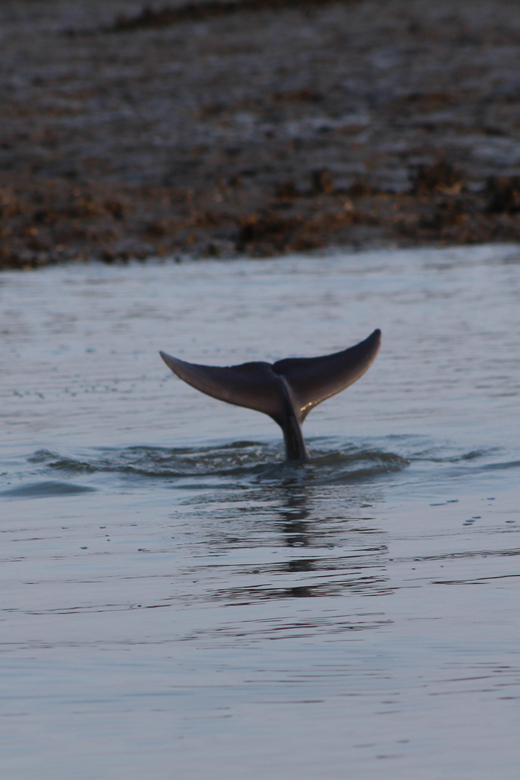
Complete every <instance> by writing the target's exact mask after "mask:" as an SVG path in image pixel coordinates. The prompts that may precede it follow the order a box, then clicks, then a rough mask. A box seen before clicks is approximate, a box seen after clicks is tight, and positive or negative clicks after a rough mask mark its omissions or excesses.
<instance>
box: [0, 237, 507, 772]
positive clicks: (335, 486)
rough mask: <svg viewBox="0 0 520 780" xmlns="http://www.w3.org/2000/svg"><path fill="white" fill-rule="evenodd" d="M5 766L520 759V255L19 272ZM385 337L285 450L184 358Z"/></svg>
mask: <svg viewBox="0 0 520 780" xmlns="http://www.w3.org/2000/svg"><path fill="white" fill-rule="evenodd" d="M0 306H1V311H0V316H1V320H0V331H1V335H2V341H1V346H0V351H1V352H0V354H1V365H2V378H1V383H0V404H1V405H0V418H1V422H2V437H1V442H0V477H1V480H0V512H1V514H0V518H1V519H0V538H1V539H2V545H1V548H0V555H1V558H2V566H1V570H0V571H1V578H2V583H1V592H2V594H3V595H2V611H1V617H0V651H1V669H2V689H3V691H2V698H1V705H0V716H1V721H0V722H1V724H2V728H1V734H2V741H3V746H2V766H3V773H4V775H3V776H5V777H17V778H18V777H20V778H24V780H25V778H33V777H34V778H69V777H72V776H73V777H75V778H85V780H86V779H87V778H89V779H90V778H92V777H102V778H119V777H126V778H142V777H153V778H163V777H164V778H170V777H171V778H177V777H179V778H181V777H182V778H197V779H198V778H200V777H209V776H211V777H213V776H217V777H231V776H233V777H244V778H248V779H249V778H251V779H252V780H255V779H256V778H265V777H277V778H283V779H284V780H292V779H293V778H295V779H296V778H298V780H300V779H302V778H316V777H319V778H327V780H329V779H332V780H335V779H336V778H337V779H338V780H339V779H340V778H341V779H342V778H345V777H346V776H347V772H348V775H349V776H352V777H363V778H364V779H367V780H370V779H371V778H377V779H378V780H379V779H380V778H381V777H384V778H396V780H397V779H399V780H402V779H406V778H410V779H412V778H413V780H416V778H418V777H420V778H421V780H429V779H430V778H431V779H432V780H434V779H437V778H439V777H450V778H471V779H472V780H488V778H489V777H493V778H504V780H505V779H506V778H507V780H509V779H510V778H511V777H513V776H514V775H515V772H516V771H517V767H518V762H519V759H520V751H519V748H518V731H519V727H520V649H519V648H520V629H519V625H520V620H519V617H520V616H519V603H520V570H519V567H518V562H519V557H518V555H519V552H520V534H519V524H520V512H519V509H518V506H519V499H520V445H519V443H518V441H519V430H518V428H519V426H518V407H519V397H520V360H519V355H520V251H519V250H518V249H517V248H515V247H496V246H495V247H487V246H484V247H473V248H469V249H457V250H452V249H446V250H418V251H407V252H399V251H395V252H376V253H358V254H350V255H347V254H336V255H334V256H331V257H318V258H312V259H311V258H303V257H301V258H299V257H294V258H285V259H283V260H258V261H250V260H249V261H233V262H228V263H225V262H219V261H205V262H198V263H197V262H193V263H188V262H187V263H181V264H149V265H146V266H140V265H130V266H125V267H107V266H99V265H96V264H92V265H85V266H75V267H66V268H51V269H46V270H44V271H39V272H36V273H28V274H19V273H6V274H3V275H2V276H0ZM376 327H380V328H381V329H382V331H383V347H382V350H381V353H380V355H379V357H378V358H377V361H376V363H375V364H374V365H373V366H372V368H371V369H370V371H369V372H368V373H367V374H366V375H365V376H364V377H363V378H362V379H361V380H360V381H359V382H358V383H357V384H356V385H354V386H352V387H351V388H349V389H348V390H347V391H345V392H344V393H342V394H340V395H339V396H336V397H335V398H333V399H330V400H329V401H327V402H326V403H324V404H323V405H322V406H320V407H318V408H317V409H315V410H313V412H312V413H311V414H310V416H309V417H308V419H307V420H306V422H305V425H304V434H305V436H306V440H307V444H308V448H309V451H310V454H311V461H310V462H309V463H308V464H306V465H305V466H303V467H301V466H293V465H287V464H284V462H283V446H282V440H281V432H280V431H279V430H278V429H277V427H276V426H275V425H274V423H273V422H272V421H271V420H270V419H269V418H267V417H265V416H263V415H259V414H257V413H255V412H250V411H248V410H244V409H239V408H237V407H232V406H227V405H225V404H222V403H220V402H218V401H215V400H213V399H210V398H208V397H206V396H203V395H201V394H199V393H197V392H196V391H194V390H193V389H191V388H190V387H188V386H186V385H184V384H183V383H181V382H180V381H179V380H177V379H176V378H175V377H173V375H172V374H171V373H170V372H169V371H168V369H167V368H166V367H165V366H164V364H163V363H162V361H161V360H160V359H159V357H158V350H159V349H163V350H165V351H167V352H169V353H171V354H173V355H177V356H179V357H184V358H185V359H187V360H191V361H194V362H207V363H212V364H222V365H224V364H232V363H239V362H243V361H246V360H262V359H266V360H276V359H279V358H283V357H289V356H313V355H319V354H324V353H327V352H333V351H336V350H339V349H343V348H344V347H346V346H350V345H351V344H354V343H356V342H357V341H360V340H362V339H364V338H365V337H366V336H367V335H368V334H369V333H370V332H371V331H372V330H373V329H374V328H376Z"/></svg>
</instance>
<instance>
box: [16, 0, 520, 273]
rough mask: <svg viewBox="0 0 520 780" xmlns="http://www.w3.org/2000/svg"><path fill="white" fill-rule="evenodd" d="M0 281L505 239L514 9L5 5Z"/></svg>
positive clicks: (459, 1)
mask: <svg viewBox="0 0 520 780" xmlns="http://www.w3.org/2000/svg"><path fill="white" fill-rule="evenodd" d="M0 34H1V44H2V55H1V60H2V70H3V76H4V77H3V79H2V80H1V86H0V92H1V95H0V103H1V105H2V110H1V116H0V268H4V269H5V268H31V267H38V266H43V265H48V264H51V263H57V262H64V261H73V260H86V259H91V258H93V259H102V260H104V261H106V262H117V261H124V260H127V259H130V258H139V259H146V258H148V257H151V256H155V257H156V256H163V257H169V256H174V257H182V256H184V255H190V256H194V257H204V256H214V257H215V256H220V257H233V256H236V255H239V254H240V255H244V254H246V255H251V256H268V255H273V254H282V253H285V252H292V251H310V250H314V249H320V248H325V247H336V246H347V247H368V246H371V247H373V246H399V245H402V246H407V245H417V244H421V243H425V244H432V245H437V246H438V245H445V244H467V243H476V242H490V241H491V242H492V241H497V242H509V241H518V240H520V75H519V74H520V7H519V6H518V5H517V4H516V3H513V2H505V0H498V2H479V0H473V1H472V2H470V0H450V2H448V0H440V2H438V3H436V4H431V3H427V2H423V1H422V0H413V2H409V1H408V2H405V0H387V1H386V2H384V1H383V0H379V2H376V1H375V0H351V1H350V2H349V1H346V0H343V1H342V0H336V1H335V2H334V1H331V2H321V3H316V2H314V1H313V0H301V2H297V1H296V0H290V2H285V3H284V2H282V0H279V2H277V1H276V0H243V1H242V2H241V1H240V0H239V1H238V2H237V3H233V2H227V1H226V2H223V3H218V2H209V3H206V4H203V3H201V2H199V3H195V4H194V3H188V4H186V3H180V2H170V3H167V4H164V5H162V6H143V5H142V4H140V3H132V2H123V0H104V2H101V1H100V0H92V1H91V2H89V3H88V4H87V3H83V2H79V0H77V1H76V2H75V1H74V0H67V1H65V0H62V1H61V2H59V1H57V0H49V1H48V2H46V3H38V2H35V0H16V1H15V0H5V1H4V3H2V7H1V9H0Z"/></svg>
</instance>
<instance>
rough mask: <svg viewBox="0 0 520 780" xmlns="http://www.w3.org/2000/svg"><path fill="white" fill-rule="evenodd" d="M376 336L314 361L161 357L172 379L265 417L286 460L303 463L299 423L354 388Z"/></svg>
mask: <svg viewBox="0 0 520 780" xmlns="http://www.w3.org/2000/svg"><path fill="white" fill-rule="evenodd" d="M380 346H381V331H380V330H375V331H374V332H373V333H372V334H371V335H370V336H369V337H368V338H367V339H365V340H364V341H361V342H360V343H359V344H356V345H355V346H354V347H350V348H349V349H344V350H343V351H342V352H335V353H334V354H333V355H324V356H323V357H314V358H287V359H285V360H277V361H276V363H272V364H271V363H262V362H255V363H242V364H241V365H239V366H225V367H218V366H201V365H197V364H196V363H186V362H185V361H184V360H179V359H178V358H174V357H171V355H167V354H166V353H165V352H160V353H159V354H160V356H161V357H162V359H163V360H164V362H165V363H166V365H167V366H168V368H171V370H172V371H173V373H174V374H176V375H177V376H178V377H179V378H180V379H183V380H184V381H185V382H187V383H188V384H189V385H191V386H192V387H195V388H196V389H197V390H200V391H201V392H202V393H206V395H211V396H212V397H213V398H218V399H219V400H220V401H226V403H228V404H235V405H236V406H245V407H247V408H248V409H256V410H257V411H258V412H263V413H264V414H267V415H269V417H271V418H272V419H273V420H274V421H275V422H276V423H278V425H279V426H280V428H281V429H282V431H283V436H284V440H285V452H286V456H287V460H290V461H304V460H307V459H308V453H307V448H306V446H305V442H304V440H303V434H302V428H301V426H302V423H303V421H304V420H305V418H306V417H307V415H308V414H309V412H310V411H311V409H313V408H314V407H315V406H317V405H318V404H320V403H321V402H322V401H325V400H326V399H327V398H330V397H331V396H333V395H336V393H339V392H341V390H344V389H345V388H346V387H348V386H349V385H351V384H353V383H354V382H355V381H356V380H357V379H359V377H360V376H362V375H363V374H364V373H365V371H367V370H368V369H369V368H370V366H371V365H372V363H373V362H374V360H375V359H376V356H377V353H378V352H379V347H380Z"/></svg>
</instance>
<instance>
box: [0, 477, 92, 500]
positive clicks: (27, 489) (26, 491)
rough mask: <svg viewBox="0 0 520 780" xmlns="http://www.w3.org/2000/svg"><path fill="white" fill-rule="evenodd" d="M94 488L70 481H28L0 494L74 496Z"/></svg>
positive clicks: (10, 495) (43, 496)
mask: <svg viewBox="0 0 520 780" xmlns="http://www.w3.org/2000/svg"><path fill="white" fill-rule="evenodd" d="M94 490H96V488H93V487H88V486H86V485H73V484H72V483H71V482H56V481H46V482H29V483H26V484H24V485H18V486H17V487H15V488H10V489H9V490H2V491H1V492H0V496H5V497H6V498H51V497H52V498H56V497H57V496H75V495H79V494H80V493H90V492H92V491H94Z"/></svg>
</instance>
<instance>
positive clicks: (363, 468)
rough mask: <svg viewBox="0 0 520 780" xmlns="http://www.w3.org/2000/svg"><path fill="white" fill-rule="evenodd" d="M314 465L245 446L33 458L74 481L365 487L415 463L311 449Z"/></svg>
mask: <svg viewBox="0 0 520 780" xmlns="http://www.w3.org/2000/svg"><path fill="white" fill-rule="evenodd" d="M310 454H311V460H310V461H309V462H308V463H305V464H290V463H285V462H284V461H283V450H282V449H281V448H280V447H279V446H274V445H269V444H261V443H258V442H248V441H240V442H233V443H231V444H226V445H224V446H220V447H219V446H216V447H185V448H175V449H171V448H165V447H146V446H140V447H125V448H103V449H94V450H91V451H88V452H85V453H83V454H82V456H81V457H75V456H71V455H67V456H65V455H61V454H59V453H56V452H51V451H49V450H38V451H37V452H35V453H34V454H33V455H32V456H31V457H30V458H29V461H30V462H31V463H33V464H39V465H40V466H42V467H44V469H45V470H47V469H51V470H52V471H53V472H55V473H56V472H60V473H63V474H65V473H66V474H68V475H70V476H74V475H85V476H87V475H93V476H94V475H96V474H97V475H99V474H118V475H121V476H122V477H133V478H134V479H153V480H169V481H176V480H185V479H187V478H189V479H190V480H198V479H204V480H207V479H208V478H211V479H212V480H217V481H218V480H222V481H224V482H226V483H228V482H229V480H230V479H231V480H234V481H242V480H246V481H251V480H253V481H256V480H264V479H268V480H271V479H272V480H279V479H283V478H286V477H287V476H293V477H299V478H300V479H305V478H306V476H310V475H312V478H313V482H316V481H318V482H321V483H323V484H330V483H342V482H359V481H365V480H373V479H376V478H377V477H379V476H381V475H384V474H389V473H392V472H396V471H400V470H401V469H403V468H405V467H406V466H407V465H408V464H409V460H408V459H406V458H403V457H401V456H400V455H398V454H396V453H393V452H387V451H384V450H382V449H377V448H363V447H354V446H350V447H344V448H343V449H334V450H330V449H326V448H324V447H321V448H317V447H312V444H311V447H310Z"/></svg>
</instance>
